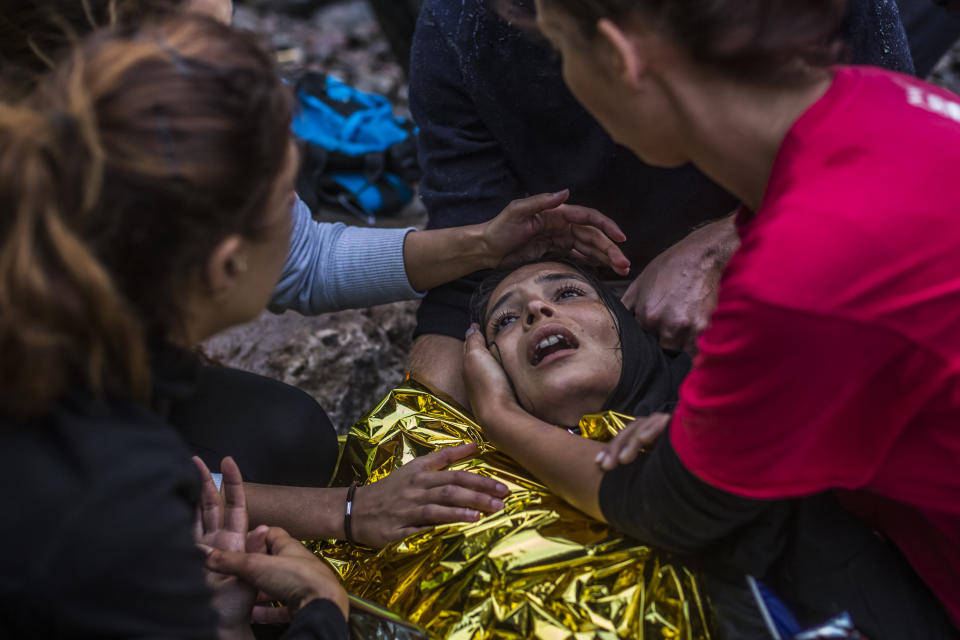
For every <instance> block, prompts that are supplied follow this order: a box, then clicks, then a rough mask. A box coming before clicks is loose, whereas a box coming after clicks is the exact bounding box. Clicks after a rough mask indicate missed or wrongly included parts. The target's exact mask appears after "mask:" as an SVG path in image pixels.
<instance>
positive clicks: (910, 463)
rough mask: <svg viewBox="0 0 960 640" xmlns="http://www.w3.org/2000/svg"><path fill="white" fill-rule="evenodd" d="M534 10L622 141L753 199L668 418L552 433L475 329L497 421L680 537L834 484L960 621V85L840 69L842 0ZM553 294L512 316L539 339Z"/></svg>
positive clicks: (638, 520) (479, 373)
mask: <svg viewBox="0 0 960 640" xmlns="http://www.w3.org/2000/svg"><path fill="white" fill-rule="evenodd" d="M537 8H538V23H539V26H540V28H541V31H542V32H543V34H544V35H545V36H546V37H547V38H548V39H549V40H550V41H551V43H552V44H553V45H554V47H555V48H556V49H557V50H558V51H559V52H560V54H561V55H562V56H563V58H564V77H565V79H566V81H567V83H568V85H569V86H570V89H571V90H572V92H573V93H574V95H576V96H577V97H578V99H579V100H580V101H581V102H582V103H583V104H584V106H586V107H587V109H588V110H589V111H590V112H591V113H592V114H593V115H594V116H595V117H596V118H597V119H598V120H599V121H600V122H601V123H602V124H603V125H604V126H605V127H606V128H607V129H608V131H609V132H610V133H611V135H612V136H613V137H614V139H615V140H617V141H618V142H619V143H621V144H623V145H625V146H627V147H628V148H630V149H631V150H633V151H634V152H636V153H637V154H638V155H639V156H640V157H641V158H642V159H643V160H645V161H646V162H648V163H651V164H655V165H659V166H667V167H669V166H679V165H682V164H684V163H687V162H691V163H693V164H694V165H696V166H697V167H698V168H699V169H700V170H702V171H703V172H704V173H705V174H707V175H708V176H710V177H711V178H712V179H714V180H715V181H716V182H717V183H718V184H720V185H722V186H723V187H725V188H726V189H728V190H729V191H730V192H731V193H733V194H735V195H737V196H738V197H739V198H740V200H741V201H742V203H743V205H742V208H741V210H740V213H739V216H738V230H739V234H740V237H741V247H740V249H739V250H738V252H737V253H736V254H735V256H734V257H733V259H732V260H731V261H730V263H729V265H728V267H727V269H726V271H725V272H724V275H723V277H722V280H721V283H720V289H719V299H718V306H717V308H716V311H715V312H714V314H713V316H712V318H711V322H710V326H709V328H708V329H707V330H706V332H705V333H704V334H703V336H702V337H701V339H700V342H699V347H700V355H699V356H698V357H697V358H696V360H695V362H694V367H693V370H692V372H691V373H690V375H689V377H688V378H687V380H686V381H685V383H684V385H683V387H682V388H681V391H680V401H679V404H678V406H677V409H676V411H675V412H674V414H673V416H672V419H667V418H666V417H664V416H662V415H654V416H651V417H649V418H647V419H645V420H641V421H638V422H637V423H635V424H634V425H633V426H632V427H631V428H629V429H628V430H627V432H626V433H624V434H622V436H621V437H620V438H619V440H618V441H615V442H614V443H612V444H611V445H608V446H607V448H605V449H602V448H600V445H597V444H595V443H590V442H588V441H585V440H582V439H577V438H576V437H575V436H571V435H569V434H567V433H565V432H563V431H562V430H558V429H554V428H551V427H550V426H549V425H547V424H546V423H543V422H541V421H538V420H537V419H535V418H533V417H532V416H531V415H529V414H528V413H526V412H525V411H523V409H522V408H520V407H519V405H518V404H517V402H516V400H515V398H514V396H513V394H512V392H511V390H510V387H509V385H508V384H507V381H506V379H505V376H504V374H503V371H502V369H501V368H500V366H499V364H498V363H497V361H496V360H495V359H494V357H493V356H492V355H491V353H490V351H488V349H487V346H486V345H485V342H484V339H483V337H482V335H481V332H479V331H476V329H473V330H472V332H471V334H470V335H469V336H468V340H467V343H466V345H465V358H466V360H465V373H466V379H467V385H468V388H469V391H470V395H471V400H473V401H474V402H473V406H474V408H475V410H476V413H477V415H478V418H479V420H480V422H481V424H483V425H484V429H485V433H486V435H487V436H488V437H489V438H490V439H491V440H492V441H493V442H494V444H495V445H497V446H498V447H499V448H501V449H502V450H504V451H506V452H507V453H508V454H510V455H511V456H513V457H514V458H515V459H517V460H518V461H519V462H520V463H521V464H523V465H524V466H526V467H527V468H528V469H530V470H531V471H533V472H534V473H536V474H537V475H538V476H539V477H540V478H541V479H542V480H543V481H545V482H546V483H547V484H548V485H549V486H550V487H551V488H552V489H554V490H555V491H557V492H558V493H559V494H560V495H563V496H564V497H565V498H567V499H568V500H569V501H570V502H571V503H572V504H574V505H576V506H577V507H579V508H581V509H583V510H584V511H586V512H588V513H591V514H593V515H595V516H598V517H603V518H605V519H606V520H607V521H609V522H611V524H614V525H615V526H617V527H619V528H621V529H622V530H624V531H625V532H627V533H630V534H632V535H635V536H637V537H639V538H641V539H644V540H646V541H648V542H651V543H653V544H658V545H661V546H664V547H667V548H672V549H674V550H677V551H681V552H690V551H699V550H704V549H709V548H713V547H714V546H715V545H717V544H720V543H722V541H723V540H725V539H729V538H730V536H732V535H735V534H736V533H737V532H738V531H742V530H743V529H744V527H747V526H749V525H751V524H755V523H756V522H757V521H758V520H759V519H762V518H763V517H764V514H765V513H767V512H768V511H769V510H770V509H771V508H773V507H774V506H776V505H778V504H782V503H783V502H784V501H787V500H791V499H795V498H800V497H805V496H812V495H816V494H822V493H833V494H835V495H836V496H837V497H838V498H839V499H840V501H841V502H842V503H843V504H844V505H845V506H846V507H847V508H848V509H849V510H851V511H852V512H854V513H856V514H857V515H859V516H860V517H862V518H864V519H866V520H867V521H868V522H870V523H871V524H873V525H874V526H876V527H877V528H878V530H879V531H881V532H882V533H883V534H884V535H886V536H887V537H889V538H890V539H891V540H892V541H893V542H894V543H895V544H896V545H897V546H898V548H899V549H900V551H901V552H902V553H903V555H904V556H905V557H906V559H907V560H908V561H909V562H910V564H911V565H912V567H913V569H914V570H915V571H916V573H917V574H918V575H919V576H920V578H921V579H922V580H923V581H924V582H925V583H926V585H927V586H928V587H929V588H930V589H931V590H932V591H933V592H934V593H935V594H936V595H937V597H938V598H939V600H940V602H941V603H942V605H943V607H944V608H945V609H946V611H948V612H949V615H950V616H951V617H952V618H953V621H954V624H955V625H960V474H958V473H957V472H956V469H957V463H958V462H960V224H958V222H957V215H958V212H960V183H958V182H957V181H956V179H955V173H956V168H957V167H958V166H960V98H957V97H956V96H954V95H953V94H950V93H949V92H946V91H943V90H940V89H937V88H935V87H933V86H931V85H927V84H925V83H923V82H921V81H919V80H916V79H914V78H910V77H907V76H903V75H899V74H896V73H892V72H886V71H882V70H879V69H872V68H856V67H834V66H832V63H833V61H834V60H835V59H836V58H835V54H836V47H835V46H833V44H832V43H833V39H832V34H833V33H834V30H835V26H836V24H837V23H838V22H839V20H840V17H841V16H842V14H843V9H844V3H843V2H841V1H838V0H818V1H813V2H811V1H809V0H767V1H760V0H728V1H721V2H711V3H699V2H670V1H666V0H594V1H592V2H589V3H588V2H583V1H582V0H538V2H537ZM654 125H656V126H654ZM801 248H802V249H801ZM545 308H546V307H544V306H543V305H542V304H538V303H537V301H532V302H531V303H530V304H529V305H528V306H527V307H526V308H525V310H524V311H523V313H522V314H520V316H519V319H520V322H519V323H517V325H516V327H515V329H514V330H517V329H519V330H520V331H523V332H524V335H528V336H532V335H534V334H535V332H536V330H537V328H538V327H539V326H540V323H542V322H543V321H544V319H545V315H544V309H545ZM562 361H563V359H562V358H556V357H555V358H551V359H549V360H548V361H545V362H544V363H545V364H546V365H547V366H558V364H557V363H562ZM529 366H540V365H534V364H533V363H530V365H529ZM668 422H669V432H668V435H666V436H665V437H663V438H659V439H658V440H657V444H656V446H654V447H653V448H652V451H651V452H650V453H649V454H645V455H641V456H639V457H635V456H636V449H637V444H639V443H646V442H650V441H652V439H653V438H654V437H655V434H656V433H657V432H658V431H659V430H661V429H662V428H663V427H664V426H666V425H667V423H668ZM624 463H625V464H624ZM618 464H619V465H620V466H618ZM824 544H828V541H824ZM878 606H880V603H878Z"/></svg>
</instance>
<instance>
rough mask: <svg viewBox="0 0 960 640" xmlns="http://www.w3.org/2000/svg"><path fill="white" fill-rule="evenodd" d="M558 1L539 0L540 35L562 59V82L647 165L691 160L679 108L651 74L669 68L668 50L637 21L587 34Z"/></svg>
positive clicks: (617, 139) (538, 21) (613, 135)
mask: <svg viewBox="0 0 960 640" xmlns="http://www.w3.org/2000/svg"><path fill="white" fill-rule="evenodd" d="M560 4H561V2H560V1H559V0H536V6H537V24H538V26H539V28H540V32H541V33H542V34H543V36H544V37H545V38H547V40H549V41H550V44H551V45H552V46H553V48H554V49H555V50H556V51H557V53H558V54H559V55H560V56H561V58H562V60H563V79H564V82H566V84H567V87H568V88H569V89H570V92H571V93H572V94H573V95H574V97H576V98H577V100H578V101H579V102H580V104H582V105H583V106H584V108H585V109H586V110H587V111H589V112H590V114H591V115H593V117H594V118H596V120H597V122H599V123H600V124H601V125H602V126H603V128H604V129H605V130H606V131H607V132H608V133H609V134H610V136H611V137H612V138H613V139H614V140H615V141H617V142H618V143H620V144H622V145H624V146H626V147H627V148H629V149H630V150H631V151H633V152H634V153H636V154H637V155H638V156H639V157H640V158H641V159H642V160H643V161H644V162H647V163H648V164H652V165H656V166H662V167H677V166H680V165H683V164H685V163H686V162H687V161H688V159H687V158H686V157H685V156H684V155H683V154H682V153H680V152H679V151H678V150H679V144H678V138H677V135H676V134H677V133H678V132H679V131H680V130H681V129H680V127H679V126H678V123H677V118H676V108H675V106H674V105H673V104H672V102H671V99H670V95H669V92H668V91H666V90H665V89H664V85H663V84H662V83H661V82H659V81H658V76H657V74H655V73H652V72H651V70H652V69H653V68H654V67H657V68H658V69H659V68H662V67H664V66H666V67H668V68H669V66H670V65H669V64H667V65H664V64H663V63H664V62H665V61H666V60H668V59H669V54H668V53H667V51H668V50H669V49H670V47H669V45H667V44H666V41H665V39H664V38H662V37H661V36H659V35H658V34H656V33H655V32H652V31H649V30H647V29H646V27H645V26H644V25H642V24H641V23H640V19H639V17H636V18H631V20H630V21H629V22H628V23H626V26H624V27H620V26H618V25H615V24H613V23H609V21H605V22H608V24H607V25H606V26H604V27H603V28H598V31H597V33H596V34H595V35H592V36H587V35H585V34H584V33H583V30H582V29H581V27H580V25H579V24H578V22H577V21H576V19H574V18H573V17H571V16H570V15H569V14H568V13H567V12H565V11H564V10H563V9H562V8H560V7H559V5H560Z"/></svg>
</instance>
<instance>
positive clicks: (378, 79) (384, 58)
mask: <svg viewBox="0 0 960 640" xmlns="http://www.w3.org/2000/svg"><path fill="white" fill-rule="evenodd" d="M317 7H319V8H317ZM313 8H316V9H315V10H314V9H313ZM235 21H236V24H237V25H238V26H241V27H245V28H249V29H252V30H255V31H257V32H259V33H262V34H264V36H265V37H266V38H268V40H269V42H270V44H271V45H272V46H273V48H274V49H275V50H276V52H277V58H278V60H279V61H280V63H281V67H282V69H283V71H284V72H285V73H286V74H288V75H290V76H291V77H292V76H294V75H295V74H296V73H298V72H299V71H301V70H303V69H314V70H319V71H325V72H329V73H333V74H334V75H336V76H338V77H340V78H341V79H343V80H345V81H346V82H348V83H350V84H352V85H354V86H356V87H358V88H359V89H361V90H364V91H373V92H376V93H380V94H383V95H386V96H388V97H389V98H390V99H391V100H392V101H393V103H394V105H396V111H397V113H398V115H408V111H407V85H406V82H405V79H404V77H403V71H402V70H401V68H400V66H399V65H398V64H397V63H396V61H395V60H394V59H393V56H392V54H391V52H390V48H389V46H388V44H387V42H386V40H385V38H384V37H383V34H382V33H381V31H380V29H379V28H378V26H377V24H376V21H375V20H374V18H373V14H372V13H371V11H370V9H369V7H368V6H367V4H366V2H365V1H364V0H342V1H337V2H330V1H329V0H327V1H326V2H324V1H322V0H248V1H247V3H246V4H243V5H240V6H238V8H237V13H236V18H235ZM933 80H934V81H936V82H938V83H939V84H942V85H944V86H947V87H949V88H952V89H953V90H954V91H957V90H958V89H960V47H955V48H954V50H953V51H952V52H951V53H950V54H949V55H948V56H947V57H946V58H944V60H943V61H942V62H941V63H940V65H939V66H938V68H937V69H936V70H935V71H934V74H933ZM319 218H320V219H321V220H323V221H346V222H348V223H350V224H358V221H357V220H356V219H352V218H350V217H349V216H347V215H345V214H342V213H340V212H336V211H324V212H322V213H321V214H320V216H319ZM424 220H425V216H424V213H423V210H422V208H420V207H419V206H417V204H416V201H415V202H414V204H413V205H412V206H410V207H408V208H407V210H405V211H404V212H402V213H401V215H400V216H398V217H394V218H385V219H383V220H381V221H378V224H380V225H383V226H408V225H410V226H420V225H422V224H423V222H424ZM415 310H416V303H415V302H402V303H397V304H391V305H384V306H380V307H374V308H372V309H362V310H354V311H342V312H339V313H331V314H327V315H324V316H321V317H316V318H305V317H303V316H300V315H299V314H296V313H293V312H287V313H285V314H283V315H279V316H277V315H273V314H269V313H264V314H263V315H262V316H261V317H260V318H259V319H257V320H256V321H255V322H253V323H251V324H248V325H245V326H242V327H237V328H235V329H233V330H231V331H228V332H226V333H224V334H222V335H220V336H217V337H215V338H213V339H212V340H210V341H209V342H207V344H206V345H205V349H206V351H207V353H208V354H209V355H211V356H212V357H214V358H215V359H217V360H219V361H220V362H221V363H223V364H226V365H229V366H234V367H239V368H241V369H247V370H249V371H254V372H256V373H260V374H263V375H266V376H270V377H273V378H277V379H279V380H282V381H284V382H287V383H289V384H293V385H296V386H298V387H300V388H302V389H304V390H305V391H307V392H308V393H310V394H311V395H313V396H314V397H316V398H317V400H318V401H319V402H320V403H321V405H323V407H324V408H325V409H326V410H327V412H328V413H329V414H330V417H331V419H332V421H333V423H334V425H336V426H337V428H338V430H340V431H341V432H344V431H345V430H346V429H348V428H349V427H350V425H351V424H352V423H353V421H354V420H356V419H357V418H359V417H360V416H361V415H363V413H365V412H366V411H367V410H369V409H370V408H372V407H373V405H374V404H375V403H376V401H377V400H379V399H380V398H381V397H382V396H383V395H385V394H386V392H387V391H388V390H389V389H391V388H392V387H393V386H395V385H396V384H397V383H398V382H399V381H400V380H401V379H402V378H403V374H404V363H405V358H406V354H407V352H408V350H409V347H410V340H411V338H410V337H411V333H412V331H413V327H414V324H415V318H414V313H415Z"/></svg>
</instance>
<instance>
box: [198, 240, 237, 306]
mask: <svg viewBox="0 0 960 640" xmlns="http://www.w3.org/2000/svg"><path fill="white" fill-rule="evenodd" d="M246 270H247V258H246V250H245V248H244V242H243V238H241V237H240V236H239V235H237V234H232V235H229V236H227V237H226V238H224V239H223V240H221V241H220V242H218V243H217V246H215V247H214V248H213V252H212V253H211V254H210V257H209V258H208V259H207V270H206V276H207V285H208V286H209V287H210V292H211V293H212V294H213V295H214V296H215V297H219V296H221V295H223V294H224V293H226V292H228V291H230V290H231V289H232V288H233V287H234V286H236V284H237V282H238V281H239V280H240V278H241V276H243V274H244V273H245V272H246Z"/></svg>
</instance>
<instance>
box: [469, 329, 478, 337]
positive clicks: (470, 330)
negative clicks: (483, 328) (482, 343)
mask: <svg viewBox="0 0 960 640" xmlns="http://www.w3.org/2000/svg"><path fill="white" fill-rule="evenodd" d="M476 332H477V330H476V329H474V328H473V327H470V328H469V329H467V337H468V338H469V337H470V336H472V335H473V334H475V333H476Z"/></svg>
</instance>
